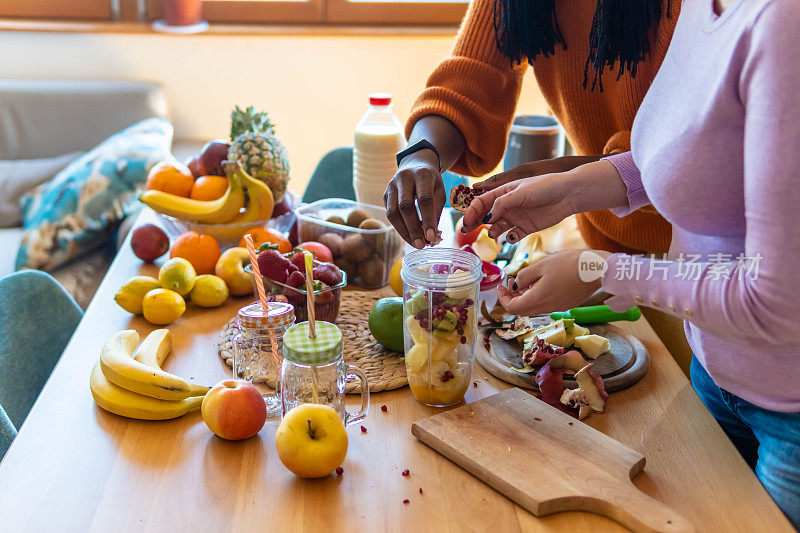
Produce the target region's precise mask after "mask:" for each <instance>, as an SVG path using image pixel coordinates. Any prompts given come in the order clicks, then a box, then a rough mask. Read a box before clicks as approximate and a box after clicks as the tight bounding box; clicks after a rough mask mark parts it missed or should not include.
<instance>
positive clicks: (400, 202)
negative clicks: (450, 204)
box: [383, 150, 447, 248]
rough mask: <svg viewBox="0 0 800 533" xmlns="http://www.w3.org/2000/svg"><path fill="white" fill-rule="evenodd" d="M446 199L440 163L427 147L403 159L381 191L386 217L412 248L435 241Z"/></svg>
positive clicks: (421, 246)
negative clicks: (384, 190)
mask: <svg viewBox="0 0 800 533" xmlns="http://www.w3.org/2000/svg"><path fill="white" fill-rule="evenodd" d="M415 200H416V202H415ZM446 201H447V199H446V198H445V192H444V183H443V182H442V174H441V173H440V172H439V163H438V160H437V159H436V155H435V154H434V153H433V152H432V151H430V150H420V151H419V152H416V153H413V154H411V155H409V156H408V157H406V158H405V159H403V162H402V164H401V165H400V167H399V168H398V169H397V173H396V174H395V175H394V177H393V178H392V181H390V182H389V185H388V186H387V187H386V192H385V193H384V194H383V202H384V204H385V205H386V217H387V218H388V219H389V222H391V223H392V225H393V226H394V227H395V229H396V230H397V232H398V233H399V234H400V236H401V237H402V238H403V240H405V241H406V242H407V243H409V244H411V245H412V246H413V247H414V248H423V247H424V246H425V244H433V243H434V242H435V240H436V238H437V228H438V227H439V217H440V216H441V214H442V209H443V208H444V204H445V202H446ZM416 203H419V213H420V215H422V220H420V217H419V216H418V215H417V206H416Z"/></svg>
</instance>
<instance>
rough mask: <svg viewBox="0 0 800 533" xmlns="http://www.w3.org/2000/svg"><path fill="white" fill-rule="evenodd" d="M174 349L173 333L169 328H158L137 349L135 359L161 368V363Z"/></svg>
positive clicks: (134, 353) (134, 354)
mask: <svg viewBox="0 0 800 533" xmlns="http://www.w3.org/2000/svg"><path fill="white" fill-rule="evenodd" d="M171 351H172V335H171V334H170V332H169V330H168V329H157V330H155V331H153V332H152V333H150V335H148V336H147V337H145V339H144V340H143V341H142V343H141V344H140V345H139V347H138V348H136V350H134V352H133V359H134V360H136V361H139V362H140V363H142V364H145V365H147V366H149V367H152V368H158V369H161V365H163V364H164V361H165V360H166V359H167V356H168V355H169V352H171Z"/></svg>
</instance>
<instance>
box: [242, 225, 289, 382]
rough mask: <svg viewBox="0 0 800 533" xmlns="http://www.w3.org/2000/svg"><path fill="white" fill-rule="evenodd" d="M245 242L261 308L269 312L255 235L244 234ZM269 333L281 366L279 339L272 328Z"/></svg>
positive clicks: (273, 352) (276, 360)
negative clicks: (254, 240) (259, 266)
mask: <svg viewBox="0 0 800 533" xmlns="http://www.w3.org/2000/svg"><path fill="white" fill-rule="evenodd" d="M244 243H245V245H247V253H249V254H250V266H251V267H252V268H253V277H254V278H255V279H256V289H258V299H259V300H261V309H262V310H263V311H264V313H267V312H268V311H267V310H268V308H269V303H268V302H267V291H265V290H264V278H262V277H261V271H260V270H259V269H258V256H256V246H255V244H253V236H252V235H250V234H249V233H248V234H246V235H245V236H244ZM267 334H268V335H269V343H270V345H272V358H273V359H275V364H277V365H278V367H280V365H281V356H280V355H278V339H277V338H276V337H275V332H274V331H272V329H269V330H268V331H267Z"/></svg>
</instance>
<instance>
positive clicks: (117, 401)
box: [89, 362, 203, 420]
mask: <svg viewBox="0 0 800 533" xmlns="http://www.w3.org/2000/svg"><path fill="white" fill-rule="evenodd" d="M89 387H90V388H91V390H92V397H93V398H94V401H95V403H97V405H99V406H100V407H102V408H103V409H105V410H106V411H109V412H111V413H114V414H116V415H120V416H126V417H128V418H138V419H141V420H167V419H170V418H177V417H179V416H182V415H185V414H186V413H188V412H189V411H193V410H194V409H197V408H198V407H200V405H201V404H202V403H203V397H202V396H194V397H192V398H187V399H185V400H178V401H175V402H171V401H167V400H158V399H156V398H150V397H149V396H142V395H141V394H136V393H135V392H131V391H129V390H126V389H123V388H122V387H118V386H116V385H114V384H113V383H111V382H110V381H108V379H106V377H105V375H103V371H102V370H101V369H100V363H99V362H97V363H95V365H94V368H92V375H91V377H90V378H89Z"/></svg>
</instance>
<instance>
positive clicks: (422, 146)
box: [396, 139, 442, 172]
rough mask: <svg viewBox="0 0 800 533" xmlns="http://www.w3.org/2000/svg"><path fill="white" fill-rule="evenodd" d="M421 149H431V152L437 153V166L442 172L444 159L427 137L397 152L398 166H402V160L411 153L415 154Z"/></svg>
mask: <svg viewBox="0 0 800 533" xmlns="http://www.w3.org/2000/svg"><path fill="white" fill-rule="evenodd" d="M420 150H430V151H431V152H433V153H434V154H435V155H436V162H437V166H438V167H439V172H441V171H442V161H441V158H440V157H439V152H438V151H436V147H435V146H433V145H432V144H431V143H429V142H428V141H426V140H425V139H422V140H421V141H417V142H415V143H414V144H412V145H411V146H408V147H406V148H405V149H404V150H401V151H399V152H397V156H396V157H397V166H398V167H399V166H400V162H401V161H402V160H403V159H404V158H405V157H406V156H409V155H411V154H413V153H415V152H419V151H420Z"/></svg>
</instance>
